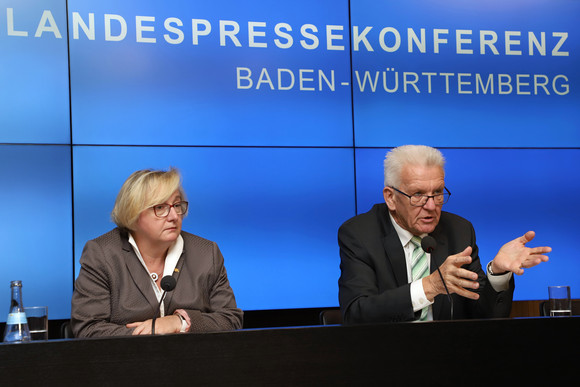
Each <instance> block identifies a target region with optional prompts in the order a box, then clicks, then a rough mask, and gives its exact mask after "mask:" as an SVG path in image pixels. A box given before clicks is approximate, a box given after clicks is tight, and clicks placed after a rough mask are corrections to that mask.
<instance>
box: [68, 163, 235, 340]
mask: <svg viewBox="0 0 580 387" xmlns="http://www.w3.org/2000/svg"><path fill="white" fill-rule="evenodd" d="M187 207H188V203H187V201H186V197H185V193H184V191H183V188H182V186H181V176H180V174H179V172H178V171H177V170H176V169H171V170H169V171H167V172H165V171H154V170H141V171H137V172H135V173H133V174H132V175H131V176H129V178H128V179H127V181H125V183H124V184H123V186H122V187H121V191H120V192H119V194H118V196H117V200H116V201H115V207H114V208H113V212H112V215H111V216H112V219H113V221H114V222H115V224H116V225H117V226H118V227H117V228H115V229H113V230H111V231H109V232H108V233H106V234H104V235H101V236H100V237H98V238H96V239H94V240H91V241H89V242H87V244H86V245H85V248H84V250H83V254H82V256H81V260H80V263H81V270H80V273H79V276H78V278H77V280H76V282H75V290H74V293H73V297H72V311H71V325H72V330H73V333H74V335H75V337H95V336H113V335H131V334H133V335H146V334H151V333H152V330H153V333H155V334H167V333H178V332H206V331H221V330H231V329H239V328H241V327H242V317H243V313H242V311H241V310H240V309H238V308H237V307H236V301H235V298H234V293H233V291H232V289H231V287H230V284H229V281H228V278H227V274H226V269H225V267H224V260H223V257H222V254H221V253H220V251H219V249H218V247H217V245H216V244H215V243H214V242H211V241H208V240H206V239H203V238H200V237H198V236H196V235H193V234H190V233H187V232H185V231H182V230H181V223H182V220H183V217H184V216H185V214H186V213H187ZM168 275H171V276H173V277H174V278H175V280H176V286H175V289H174V290H173V291H169V292H167V293H166V295H165V298H164V299H163V301H162V303H161V307H159V303H160V301H161V299H162V295H163V290H162V289H161V279H162V278H163V277H164V276H168ZM155 317H157V318H155Z"/></svg>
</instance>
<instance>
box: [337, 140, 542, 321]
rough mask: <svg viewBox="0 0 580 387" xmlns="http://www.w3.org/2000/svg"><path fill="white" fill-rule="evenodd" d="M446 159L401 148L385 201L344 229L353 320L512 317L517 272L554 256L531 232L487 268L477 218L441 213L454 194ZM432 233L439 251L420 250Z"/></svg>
mask: <svg viewBox="0 0 580 387" xmlns="http://www.w3.org/2000/svg"><path fill="white" fill-rule="evenodd" d="M444 164H445V159H444V158H443V155H442V154H441V152H439V151H438V150H437V149H434V148H431V147H427V146H421V145H405V146H401V147H398V148H394V149H393V150H391V151H390V152H389V153H387V156H386V158H385V162H384V166H385V169H384V170H385V188H384V190H383V196H384V199H385V203H381V204H375V205H374V206H373V208H372V209H371V210H370V211H369V212H367V213H364V214H361V215H358V216H355V217H354V218H352V219H349V220H348V221H346V222H345V223H344V224H343V225H342V226H341V227H340V229H339V230H338V243H339V246H340V259H341V263H340V269H341V276H340V279H339V282H338V284H339V301H340V308H341V312H342V316H343V320H344V322H345V323H347V324H349V323H350V324H353V323H371V322H387V321H411V320H422V321H426V320H442V319H466V318H489V317H508V316H509V313H510V310H511V302H512V297H513V291H514V287H515V285H514V279H513V273H515V274H518V275H521V274H523V272H524V269H525V268H530V267H533V266H536V265H538V264H539V263H540V262H545V261H547V260H548V257H547V256H546V255H544V254H546V253H548V252H550V251H551V248H550V247H535V248H528V247H526V246H525V245H526V243H528V242H529V241H531V240H532V239H533V238H534V235H535V234H534V232H533V231H528V232H527V233H526V234H524V235H523V236H521V237H519V238H516V239H514V240H513V241H510V242H508V243H506V244H505V245H504V246H502V248H501V249H500V250H499V252H498V253H497V255H496V256H495V258H494V259H493V260H492V261H491V262H490V263H489V264H488V266H487V268H486V271H487V274H486V273H484V271H483V270H482V267H481V263H480V260H479V256H478V248H477V245H476V243H475V231H474V229H473V226H472V225H471V223H470V222H469V221H467V220H466V219H464V218H461V217H459V216H457V215H454V214H451V213H448V212H445V211H442V210H441V207H442V205H443V204H444V203H445V202H446V201H447V200H448V198H449V195H450V192H449V191H448V190H447V188H446V187H445V172H444V169H443V167H444ZM427 235H430V236H431V237H433V238H434V239H435V242H436V247H435V248H434V249H433V250H432V252H431V254H428V253H425V252H424V251H423V249H422V248H421V247H420V239H419V238H424V237H425V236H427ZM413 237H415V238H413ZM417 237H419V238H417ZM417 245H419V247H417ZM437 268H439V271H438V270H437ZM446 288H447V290H448V292H449V294H450V296H448V293H447V291H446Z"/></svg>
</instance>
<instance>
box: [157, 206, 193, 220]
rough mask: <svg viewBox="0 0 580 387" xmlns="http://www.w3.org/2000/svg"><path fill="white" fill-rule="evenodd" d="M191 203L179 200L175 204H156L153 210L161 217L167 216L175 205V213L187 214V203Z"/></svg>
mask: <svg viewBox="0 0 580 387" xmlns="http://www.w3.org/2000/svg"><path fill="white" fill-rule="evenodd" d="M188 204H189V203H188V202H177V203H174V204H166V203H163V204H156V205H154V206H153V207H151V208H153V212H155V216H157V217H159V218H165V217H167V216H168V215H169V212H170V211H171V207H173V208H174V209H175V213H176V214H177V215H185V214H186V213H187V205H188Z"/></svg>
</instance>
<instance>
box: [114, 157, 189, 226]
mask: <svg viewBox="0 0 580 387" xmlns="http://www.w3.org/2000/svg"><path fill="white" fill-rule="evenodd" d="M175 191H179V194H180V195H181V200H182V201H185V200H187V199H186V197H185V192H184V191H183V187H182V185H181V174H180V173H179V171H178V170H177V169H176V168H170V169H169V171H161V170H152V169H143V170H140V171H136V172H133V173H132V174H131V176H129V177H128V178H127V180H125V182H124V183H123V186H122V187H121V190H120V191H119V194H118V195H117V199H116V200H115V206H114V207H113V211H112V212H111V219H112V220H113V222H115V224H116V225H117V226H119V227H120V228H122V229H125V230H132V229H133V226H134V225H135V222H137V219H138V218H139V215H140V214H141V212H143V211H144V210H146V209H148V208H150V207H153V206H154V205H156V204H161V203H165V202H166V201H167V200H168V199H169V198H170V197H171V195H173V193H174V192H175Z"/></svg>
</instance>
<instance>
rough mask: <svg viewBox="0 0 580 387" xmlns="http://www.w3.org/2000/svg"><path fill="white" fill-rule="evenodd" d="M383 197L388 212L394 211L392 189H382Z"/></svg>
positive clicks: (393, 192) (393, 193)
mask: <svg viewBox="0 0 580 387" xmlns="http://www.w3.org/2000/svg"><path fill="white" fill-rule="evenodd" d="M383 197H384V198H385V203H387V207H388V208H389V210H390V211H395V191H393V189H392V188H389V187H385V188H384V189H383Z"/></svg>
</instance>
